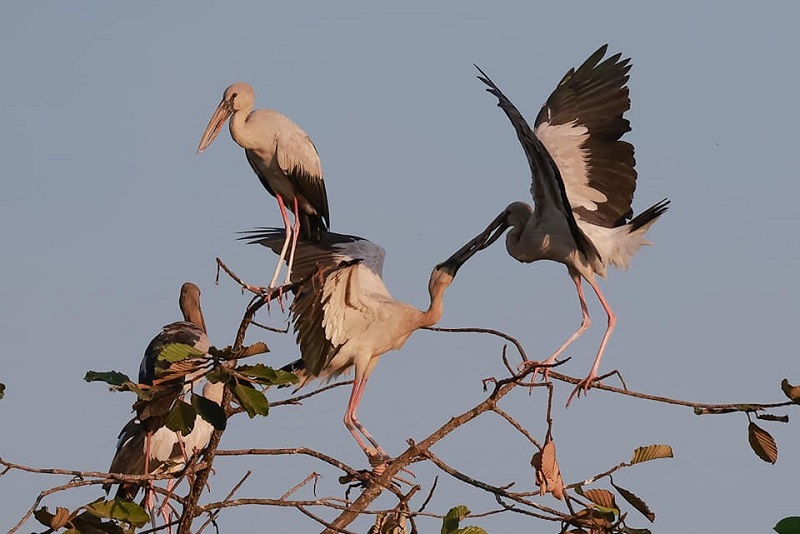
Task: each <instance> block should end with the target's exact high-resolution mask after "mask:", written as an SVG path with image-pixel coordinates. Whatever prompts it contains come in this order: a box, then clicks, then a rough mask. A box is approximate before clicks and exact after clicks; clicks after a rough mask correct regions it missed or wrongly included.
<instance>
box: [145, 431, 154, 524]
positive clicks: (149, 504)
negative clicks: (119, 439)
mask: <svg viewBox="0 0 800 534" xmlns="http://www.w3.org/2000/svg"><path fill="white" fill-rule="evenodd" d="M151 436H152V433H151V432H148V433H146V434H145V435H144V473H143V474H145V475H149V474H150V437H151ZM144 502H145V509H146V510H147V512H148V513H149V514H150V521H151V523H152V524H153V525H155V524H156V518H155V492H154V491H153V481H152V480H148V481H147V485H146V487H145V488H144Z"/></svg>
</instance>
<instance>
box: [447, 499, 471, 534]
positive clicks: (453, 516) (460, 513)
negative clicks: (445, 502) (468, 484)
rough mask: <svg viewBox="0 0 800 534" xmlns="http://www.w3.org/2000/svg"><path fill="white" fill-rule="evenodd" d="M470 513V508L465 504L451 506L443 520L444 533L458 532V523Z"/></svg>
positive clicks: (452, 533) (453, 533) (454, 533)
mask: <svg viewBox="0 0 800 534" xmlns="http://www.w3.org/2000/svg"><path fill="white" fill-rule="evenodd" d="M468 515H469V508H467V507H466V506H464V505H463V504H462V505H460V506H456V507H454V508H450V510H448V512H447V515H446V516H444V519H443V520H442V534H456V532H458V524H459V523H460V522H461V520H462V519H464V518H465V517H466V516H468Z"/></svg>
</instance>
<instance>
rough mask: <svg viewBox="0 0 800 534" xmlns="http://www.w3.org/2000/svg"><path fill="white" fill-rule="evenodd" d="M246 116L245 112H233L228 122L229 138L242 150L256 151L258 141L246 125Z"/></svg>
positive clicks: (250, 127)
mask: <svg viewBox="0 0 800 534" xmlns="http://www.w3.org/2000/svg"><path fill="white" fill-rule="evenodd" d="M248 115H249V113H248V112H246V111H245V110H239V111H234V113H233V115H231V122H230V130H231V137H233V140H234V141H236V144H238V145H239V146H240V147H242V148H244V149H256V148H258V147H259V144H258V139H257V136H256V135H255V132H253V128H252V126H251V125H249V124H247V116H248Z"/></svg>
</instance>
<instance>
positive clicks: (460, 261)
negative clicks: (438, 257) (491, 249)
mask: <svg viewBox="0 0 800 534" xmlns="http://www.w3.org/2000/svg"><path fill="white" fill-rule="evenodd" d="M507 218H508V213H506V210H503V211H502V212H501V213H500V215H498V216H497V217H495V219H494V220H493V221H492V222H491V223H489V226H487V227H486V229H485V230H484V231H483V232H481V233H480V234H478V235H477V236H475V237H474V238H472V239H471V240H470V241H469V242H468V243H467V244H466V245H464V246H463V247H461V248H460V249H458V250H457V251H456V252H455V254H453V255H452V256H450V257H449V258H447V259H446V260H444V261H443V262H442V263H440V264H439V265H437V266H436V268H437V269H441V270H445V271H447V272H448V273H450V274H451V275H452V276H455V275H456V273H457V272H458V269H459V268H460V267H461V266H462V265H464V263H466V261H467V260H468V259H470V258H471V257H472V256H474V255H475V254H476V253H477V252H478V251H480V250H483V249H485V248H486V247H488V246H489V245H491V244H492V243H494V242H495V241H497V238H499V237H500V236H501V235H503V232H505V231H506V229H507V228H508V226H509V225H508V222H507Z"/></svg>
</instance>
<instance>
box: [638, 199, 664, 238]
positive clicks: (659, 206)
mask: <svg viewBox="0 0 800 534" xmlns="http://www.w3.org/2000/svg"><path fill="white" fill-rule="evenodd" d="M669 202H670V201H669V199H668V198H664V199H661V200H660V201H659V202H657V203H655V204H653V205H652V206H650V207H649V208H647V209H646V210H644V211H643V212H642V213H640V214H639V215H637V216H636V217H634V218H633V219H632V220H631V222H630V228H631V230H630V231H631V232H634V231H636V230H638V229H639V228H641V227H642V226H644V225H645V224H647V223H649V222H650V221H652V220H654V219H657V218H658V217H660V216H661V215H662V214H663V213H664V212H665V211H667V210H668V209H669Z"/></svg>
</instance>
